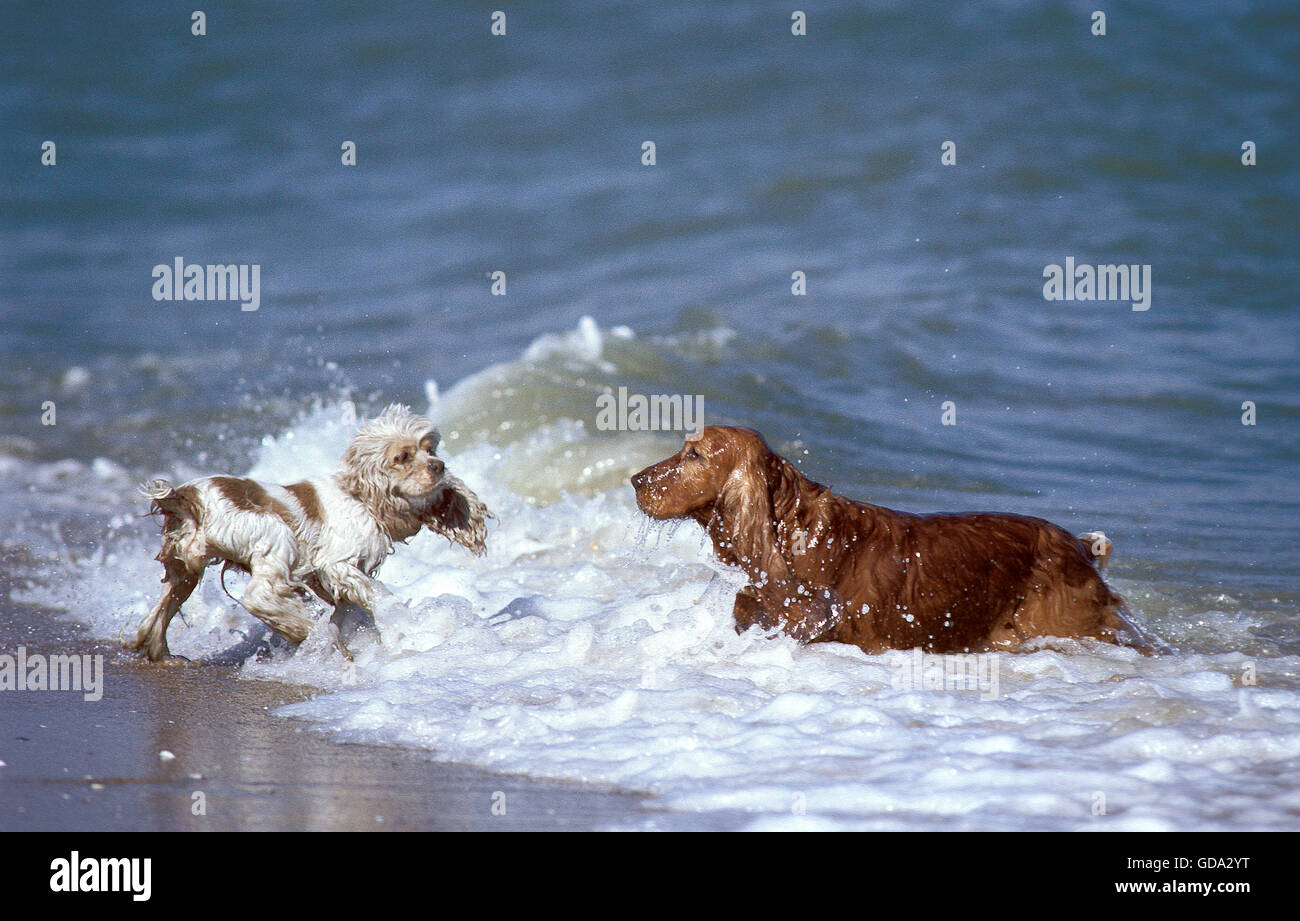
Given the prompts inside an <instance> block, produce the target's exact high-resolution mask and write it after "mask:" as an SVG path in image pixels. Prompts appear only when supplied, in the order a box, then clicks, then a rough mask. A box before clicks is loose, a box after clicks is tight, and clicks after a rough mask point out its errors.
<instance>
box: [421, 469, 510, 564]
mask: <svg viewBox="0 0 1300 921" xmlns="http://www.w3.org/2000/svg"><path fill="white" fill-rule="evenodd" d="M495 517H496V516H495V515H493V514H492V513H491V512H489V511H488V510H487V506H486V505H484V504H483V500H482V499H480V498H479V497H478V496H476V495H474V492H473V490H471V489H470V488H469V487H468V486H466V485H465V484H464V483H462V482H461V481H460V480H458V479H456V477H454V476H452V475H451V474H446V475H444V476H443V478H442V488H441V491H440V493H439V495H438V498H437V499H435V500H434V501H433V504H432V505H431V506H430V507H429V510H428V512H426V513H425V514H424V515H423V516H422V520H423V522H424V526H425V527H426V528H428V529H429V530H430V531H433V532H434V533H435V534H441V535H442V536H443V537H445V538H447V539H448V540H453V541H455V542H456V543H458V544H460V545H461V546H463V547H464V548H465V549H467V550H469V551H470V552H471V553H473V554H474V555H475V556H482V555H483V554H484V553H485V552H486V551H487V543H486V541H487V519H489V518H495Z"/></svg>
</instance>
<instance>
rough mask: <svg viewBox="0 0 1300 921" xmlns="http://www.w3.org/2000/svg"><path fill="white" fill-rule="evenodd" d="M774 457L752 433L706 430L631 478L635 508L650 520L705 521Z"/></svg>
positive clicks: (758, 477) (745, 488) (745, 489)
mask: <svg viewBox="0 0 1300 921" xmlns="http://www.w3.org/2000/svg"><path fill="white" fill-rule="evenodd" d="M775 457H776V455H774V454H773V453H772V451H771V450H770V449H769V448H768V446H767V442H765V441H764V440H763V436H762V435H760V434H758V432H755V431H754V430H753V429H745V428H736V427H733V426H726V425H710V426H706V427H705V428H703V429H701V430H700V431H698V432H691V433H690V434H688V435H687V436H686V442H685V444H683V445H682V449H681V450H680V451H678V452H677V453H676V454H674V455H673V456H672V457H669V458H667V459H665V460H661V461H660V462H659V463H657V464H651V465H650V466H649V467H647V468H645V469H644V470H642V471H641V472H640V473H638V474H636V475H635V476H633V477H632V487H633V488H634V489H635V490H636V504H637V506H638V507H639V508H640V509H641V511H643V512H645V513H646V514H647V515H649V516H650V517H651V518H658V519H665V518H688V517H689V518H697V519H703V518H707V517H708V516H709V515H710V514H711V513H712V511H713V508H714V506H715V504H717V503H719V502H722V503H724V504H731V502H730V501H729V500H739V499H741V498H742V496H743V494H744V493H745V492H748V491H750V490H752V485H753V483H754V482H755V481H756V480H757V481H764V480H765V475H764V474H765V471H764V468H765V467H766V466H768V465H769V464H770V459H772V458H775Z"/></svg>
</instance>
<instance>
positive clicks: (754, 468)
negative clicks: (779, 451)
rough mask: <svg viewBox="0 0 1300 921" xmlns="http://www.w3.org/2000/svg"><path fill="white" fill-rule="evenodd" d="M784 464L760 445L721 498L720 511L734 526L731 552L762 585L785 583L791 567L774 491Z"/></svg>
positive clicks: (733, 475)
mask: <svg viewBox="0 0 1300 921" xmlns="http://www.w3.org/2000/svg"><path fill="white" fill-rule="evenodd" d="M781 463H784V461H783V460H782V459H781V458H780V457H777V456H776V455H775V454H773V453H772V452H771V451H770V450H769V449H768V448H767V446H766V445H763V444H761V443H760V445H759V446H758V447H757V449H756V451H755V452H754V453H747V456H745V457H743V458H742V459H741V460H740V461H739V462H738V463H737V464H736V467H735V468H734V469H733V470H732V472H731V475H730V476H728V477H727V481H726V482H725V483H724V484H723V486H722V491H721V493H720V494H719V496H718V506H719V508H718V511H719V512H720V513H721V517H722V520H723V521H724V522H726V523H727V524H728V525H730V527H729V528H728V531H729V532H730V533H729V534H728V535H727V537H728V539H729V540H730V542H731V552H732V553H733V554H735V556H736V558H737V559H738V560H739V561H740V564H741V567H742V568H743V569H745V571H746V572H748V573H749V576H750V578H751V579H754V580H755V581H756V582H758V583H764V582H784V581H786V580H788V579H789V578H790V567H789V566H788V565H787V564H786V561H785V557H783V556H782V555H781V549H780V546H779V545H778V543H777V533H776V512H775V508H774V505H773V491H774V490H775V489H776V487H777V485H778V483H779V480H778V479H777V478H778V477H779V471H780V468H779V466H778V465H779V464H781Z"/></svg>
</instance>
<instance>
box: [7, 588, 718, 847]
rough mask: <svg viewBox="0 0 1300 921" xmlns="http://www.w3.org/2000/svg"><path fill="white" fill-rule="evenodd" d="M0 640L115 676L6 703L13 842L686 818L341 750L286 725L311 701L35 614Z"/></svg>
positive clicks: (543, 785)
mask: <svg viewBox="0 0 1300 921" xmlns="http://www.w3.org/2000/svg"><path fill="white" fill-rule="evenodd" d="M0 643H2V644H3V646H4V648H5V649H10V648H13V647H16V646H18V645H19V644H22V645H24V646H25V647H26V648H27V649H28V650H29V652H33V653H34V652H39V651H44V652H55V651H57V652H59V653H77V654H90V655H94V654H102V655H103V656H104V669H105V678H104V682H103V697H102V699H100V700H98V701H93V702H91V701H85V700H84V699H83V696H82V695H81V694H79V693H77V692H75V691H43V692H38V691H26V692H17V691H12V692H7V693H5V694H4V696H3V699H0V714H3V717H2V718H0V760H2V761H3V762H4V767H2V768H0V831H89V830H95V831H155V830H165V831H177V830H191V831H269V830H277V831H298V830H312V831H343V830H349V831H357V830H377V831H415V830H419V831H505V830H515V831H520V830H536V831H540V830H570V831H580V830H591V829H645V828H659V827H668V826H670V825H673V824H680V821H681V820H682V819H684V818H685V817H683V816H672V815H670V814H665V813H656V812H655V811H653V810H651V809H648V808H646V798H645V797H643V796H638V795H631V794H626V793H621V792H617V791H612V790H609V789H606V788H599V787H585V786H581V785H576V784H565V783H552V782H545V781H537V780H532V779H529V778H526V777H518V776H504V775H498V774H492V773H488V772H485V771H480V770H475V769H472V768H467V767H464V766H461V765H454V764H440V763H438V762H435V761H432V760H430V759H429V758H427V757H425V756H422V755H420V754H419V753H416V752H412V751H408V750H404V749H399V748H388V747H380V746H370V745H355V744H348V745H340V744H337V743H335V742H333V741H331V740H330V739H328V738H327V737H325V736H324V735H322V734H319V733H316V732H313V731H311V730H310V729H309V728H308V727H307V726H306V725H305V724H303V723H301V722H299V721H295V720H289V719H284V718H282V717H277V716H274V715H272V713H271V711H272V710H274V709H275V708H276V707H277V706H279V705H280V704H283V703H289V702H292V701H298V700H303V699H306V698H307V697H308V696H309V693H308V691H307V689H304V688H298V687H293V686H289V685H281V684H275V683H271V682H262V681H248V680H239V679H238V678H237V677H236V676H235V673H234V670H233V669H230V668H227V667H223V666H203V665H196V666H190V667H159V666H148V665H144V664H141V663H139V662H137V661H136V660H135V659H134V658H133V657H131V656H130V655H128V654H126V653H124V652H123V651H121V650H119V649H117V648H116V647H114V646H112V645H111V644H105V643H96V642H93V641H90V640H87V639H86V638H85V637H83V636H81V635H80V631H78V630H76V629H75V628H74V627H73V626H70V625H64V624H60V623H57V622H55V621H53V620H52V619H50V618H49V617H48V615H46V616H42V615H41V613H40V612H38V611H35V610H32V609H30V608H22V607H21V606H17V605H8V607H7V610H6V611H5V612H4V613H2V614H0ZM162 752H170V753H171V755H172V756H174V757H170V758H168V757H167V756H165V755H161V754H160V753H162ZM196 793H202V794H203V797H202V798H201V799H200V798H196V797H195V794H196ZM199 802H202V803H203V805H204V814H195V813H196V811H197V810H196V803H199ZM494 803H495V804H496V810H495V813H494V808H493V807H494ZM502 804H504V810H502V808H501V805H502ZM497 813H499V814H497ZM698 824H699V823H698V822H697V823H696V827H698ZM709 824H713V825H726V824H729V823H727V822H725V820H714V821H712V822H710V823H709Z"/></svg>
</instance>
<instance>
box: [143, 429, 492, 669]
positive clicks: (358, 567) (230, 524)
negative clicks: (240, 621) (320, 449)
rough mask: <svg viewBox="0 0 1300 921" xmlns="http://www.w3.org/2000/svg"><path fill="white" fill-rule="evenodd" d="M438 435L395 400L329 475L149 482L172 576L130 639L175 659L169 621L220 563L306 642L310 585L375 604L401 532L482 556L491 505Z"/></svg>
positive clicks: (342, 600) (258, 604)
mask: <svg viewBox="0 0 1300 921" xmlns="http://www.w3.org/2000/svg"><path fill="white" fill-rule="evenodd" d="M438 440H439V435H438V432H437V430H436V429H434V427H433V424H432V423H431V422H430V421H429V420H428V419H426V418H424V417H423V416H417V415H415V414H414V413H412V412H411V411H410V410H409V409H408V408H407V407H405V406H399V405H397V404H394V405H392V406H389V407H388V408H387V409H385V410H384V411H383V413H382V414H380V416H379V417H378V418H377V419H374V420H372V421H371V422H369V423H367V424H366V425H364V426H362V427H361V429H360V430H359V431H358V432H357V434H356V435H355V437H353V439H352V443H351V444H350V445H348V449H347V452H346V453H345V454H344V455H343V467H342V469H341V470H339V471H338V472H337V473H335V474H333V475H332V476H328V477H318V478H315V479H310V480H303V481H302V482H300V483H294V484H292V485H290V486H274V485H270V484H264V483H259V482H257V481H256V480H250V479H247V478H245V477H233V476H209V477H201V478H200V479H197V480H191V481H190V482H188V483H185V484H184V485H182V486H177V487H174V488H173V487H172V485H171V484H170V483H168V482H167V481H166V480H154V481H153V482H152V483H149V484H147V485H145V486H143V487H141V492H142V493H144V495H145V496H146V497H148V498H149V499H151V500H153V501H152V505H151V506H150V514H161V515H162V516H163V525H162V538H163V541H162V550H161V551H159V553H158V557H157V559H158V560H159V561H160V562H161V563H162V564H163V570H164V575H163V579H162V581H163V582H165V583H166V586H165V587H164V588H163V593H162V598H161V599H159V601H158V604H157V605H155V606H154V609H153V611H152V612H151V613H150V614H149V615H148V616H147V617H145V619H144V620H143V621H141V623H140V628H139V630H138V631H137V632H136V637H135V642H134V643H129V644H128V645H129V646H130V648H132V649H142V650H144V652H145V654H146V655H147V656H148V657H149V658H150V659H151V660H153V661H155V662H156V661H159V660H162V659H167V658H169V657H170V652H169V650H168V648H167V625H168V624H170V623H171V619H172V618H173V617H174V616H175V615H176V613H177V612H178V611H179V610H180V608H181V605H182V604H183V603H184V602H185V599H187V598H188V597H189V596H190V593H191V592H193V591H194V589H195V587H196V586H197V585H198V584H199V580H200V579H201V578H202V577H203V571H204V569H205V568H206V567H208V566H210V565H212V564H214V563H219V562H221V563H224V564H225V565H226V566H233V567H235V568H237V569H241V570H243V571H245V572H247V573H249V574H250V576H251V577H252V578H251V580H250V581H249V583H248V588H247V589H246V590H245V591H244V596H243V598H242V599H240V603H241V604H242V605H243V606H244V607H245V608H246V609H247V610H248V612H249V613H250V614H252V615H253V616H254V617H257V618H258V619H260V620H261V621H263V622H264V623H265V624H266V625H267V626H268V627H270V628H271V629H272V630H274V631H275V632H276V633H278V634H280V635H281V636H283V637H284V638H285V639H287V640H289V641H290V642H293V643H301V642H302V641H303V640H304V639H306V637H307V634H308V632H309V631H310V630H311V628H312V625H313V612H312V609H311V608H310V606H309V605H308V604H307V600H306V599H307V597H308V592H309V591H310V592H314V593H315V594H316V595H318V596H320V598H321V599H323V600H324V601H325V602H326V603H328V604H331V605H335V606H336V607H341V606H343V605H347V604H355V605H359V606H360V607H362V608H364V609H365V610H366V611H368V612H370V613H371V614H373V613H374V606H375V602H376V601H377V600H378V598H379V597H380V595H383V594H387V589H385V588H384V587H383V586H382V585H380V584H379V583H377V582H375V581H374V580H373V579H372V576H373V575H374V574H375V571H376V570H378V569H379V566H380V564H381V563H383V561H384V558H385V557H387V556H388V554H390V553H392V552H393V543H394V541H405V540H407V539H408V538H410V537H414V536H415V535H416V534H417V533H418V532H419V530H420V528H421V527H426V528H428V529H429V530H430V531H434V532H436V533H438V534H442V535H443V536H445V537H447V538H448V539H450V540H453V541H455V542H456V543H459V544H462V545H463V546H465V547H467V548H468V549H469V550H470V551H472V552H473V553H475V554H482V553H483V552H484V549H485V545H484V539H485V537H486V535H487V522H486V519H487V518H490V517H492V515H491V513H490V512H489V511H488V510H487V508H486V507H485V506H484V505H483V503H482V502H481V501H480V500H479V498H478V496H476V495H474V493H472V492H471V491H470V490H469V489H468V488H467V487H466V486H465V484H464V483H462V482H461V481H460V480H458V479H456V478H455V477H453V476H451V475H449V474H448V473H447V472H446V469H445V467H444V465H443V462H442V461H441V460H439V459H438V458H437V457H435V456H434V452H435V451H436V450H437V448H438ZM344 653H345V654H347V650H346V648H345V649H344Z"/></svg>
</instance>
